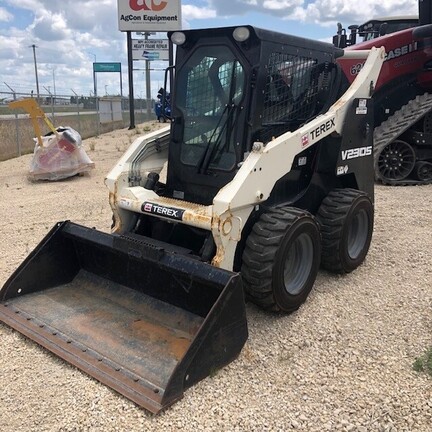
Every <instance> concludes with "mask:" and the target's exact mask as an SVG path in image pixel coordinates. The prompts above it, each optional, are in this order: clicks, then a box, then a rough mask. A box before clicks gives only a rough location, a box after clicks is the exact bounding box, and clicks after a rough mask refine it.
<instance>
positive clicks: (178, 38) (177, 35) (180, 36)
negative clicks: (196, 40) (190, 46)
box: [171, 32, 186, 45]
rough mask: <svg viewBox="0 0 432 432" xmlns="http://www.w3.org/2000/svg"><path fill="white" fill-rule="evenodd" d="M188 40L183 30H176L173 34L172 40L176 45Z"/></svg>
mask: <svg viewBox="0 0 432 432" xmlns="http://www.w3.org/2000/svg"><path fill="white" fill-rule="evenodd" d="M185 41H186V35H185V34H184V33H183V32H174V33H173V34H172V35H171V42H172V43H173V44H174V45H183V44H184V43H185Z"/></svg>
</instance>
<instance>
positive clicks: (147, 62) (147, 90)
mask: <svg viewBox="0 0 432 432" xmlns="http://www.w3.org/2000/svg"><path fill="white" fill-rule="evenodd" d="M148 36H149V33H148V32H146V33H144V39H145V40H148ZM145 69H146V71H145V72H146V106H147V116H148V118H149V119H150V116H151V94H150V93H151V89H150V61H149V60H146V61H145ZM162 114H164V113H162Z"/></svg>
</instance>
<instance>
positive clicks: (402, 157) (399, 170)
mask: <svg viewBox="0 0 432 432" xmlns="http://www.w3.org/2000/svg"><path fill="white" fill-rule="evenodd" d="M414 164H415V153H414V150H413V148H412V147H411V146H410V145H409V144H408V143H406V142H405V141H400V140H397V141H393V142H392V143H390V144H388V145H387V146H385V147H384V149H383V150H382V152H381V153H380V155H379V157H378V169H379V172H380V174H381V176H382V177H383V178H384V179H387V180H403V179H404V178H405V177H407V176H408V175H409V174H410V172H411V171H412V170H413V168H414Z"/></svg>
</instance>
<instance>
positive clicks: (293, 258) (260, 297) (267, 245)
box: [241, 207, 321, 312]
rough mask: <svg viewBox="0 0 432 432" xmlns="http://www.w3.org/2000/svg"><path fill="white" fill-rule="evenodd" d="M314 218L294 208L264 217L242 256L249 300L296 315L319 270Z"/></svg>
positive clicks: (318, 239)
mask: <svg viewBox="0 0 432 432" xmlns="http://www.w3.org/2000/svg"><path fill="white" fill-rule="evenodd" d="M320 256H321V236H320V231H319V226H318V224H317V222H316V221H315V218H314V217H313V216H312V215H311V214H310V213H308V212H307V211H304V210H300V209H297V208H293V207H281V208H275V209H271V210H269V211H267V212H266V213H264V214H262V215H261V217H260V219H259V220H258V222H256V223H255V225H254V227H253V229H252V232H251V233H250V235H249V237H248V239H247V241H246V246H245V250H244V252H243V264H242V269H241V273H242V276H243V281H244V286H245V293H246V297H247V298H248V299H250V300H251V301H252V302H253V303H255V304H257V305H259V306H261V307H262V308H264V309H269V310H273V311H282V312H293V311H295V310H297V309H298V308H299V307H300V305H301V304H302V303H303V302H304V301H305V300H306V298H307V296H308V295H309V292H310V291H311V289H312V286H313V284H314V282H315V279H316V276H317V273H318V269H319V266H320Z"/></svg>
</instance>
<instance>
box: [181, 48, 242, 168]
mask: <svg viewBox="0 0 432 432" xmlns="http://www.w3.org/2000/svg"><path fill="white" fill-rule="evenodd" d="M178 82H179V83H180V85H179V88H178V89H177V99H176V104H177V108H178V109H179V110H180V111H181V112H182V114H183V117H184V123H185V129H184V137H183V143H182V148H181V153H180V155H181V156H180V157H181V162H182V163H184V164H186V165H194V166H196V167H197V169H198V170H199V171H202V170H203V168H204V171H205V170H206V169H207V168H209V169H221V170H227V171H229V170H232V169H233V167H234V165H235V163H236V154H235V142H234V138H235V132H236V130H235V129H236V128H235V127H233V125H234V123H235V120H236V116H237V114H238V112H239V109H238V108H239V103H240V102H241V100H242V98H243V94H244V87H245V83H244V70H243V67H242V66H241V64H240V63H239V61H238V60H236V58H235V57H234V54H233V53H232V52H231V50H230V49H229V48H228V47H227V46H213V47H208V46H207V47H202V48H199V49H198V50H197V51H195V53H194V54H193V55H192V56H191V58H190V59H189V60H188V64H187V65H186V66H184V67H183V68H182V69H181V70H180V71H179V76H178Z"/></svg>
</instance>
